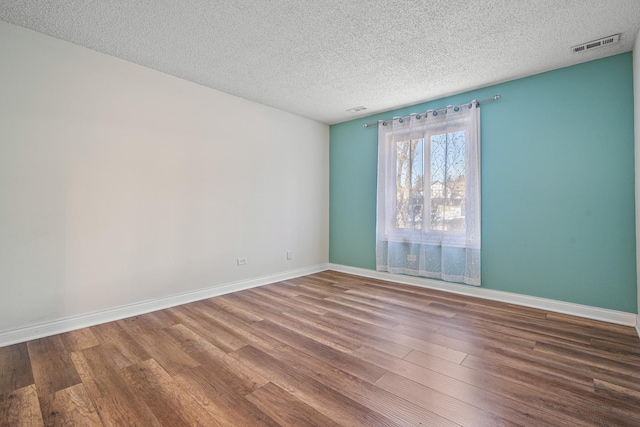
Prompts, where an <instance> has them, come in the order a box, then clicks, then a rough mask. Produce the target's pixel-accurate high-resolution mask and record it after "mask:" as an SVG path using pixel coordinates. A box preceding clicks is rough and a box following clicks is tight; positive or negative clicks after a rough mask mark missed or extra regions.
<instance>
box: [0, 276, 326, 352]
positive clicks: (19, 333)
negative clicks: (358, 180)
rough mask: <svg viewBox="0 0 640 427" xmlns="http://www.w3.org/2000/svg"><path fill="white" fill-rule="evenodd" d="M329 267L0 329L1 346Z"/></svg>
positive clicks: (224, 285) (234, 283)
mask: <svg viewBox="0 0 640 427" xmlns="http://www.w3.org/2000/svg"><path fill="white" fill-rule="evenodd" d="M327 268H328V266H327V264H319V265H314V266H311V267H305V268H300V269H297V270H290V271H285V272H282V273H278V274H273V275H268V276H262V277H257V278H253V279H248V280H241V281H238V282H232V283H226V284H222V285H218V286H212V287H210V288H205V289H199V290H197V291H192V292H185V293H182V294H178V295H172V296H169V297H164V298H157V299H154V300H149V301H143V302H138V303H134V304H127V305H123V306H120V307H114V308H111V309H107V310H101V311H97V312H93V313H87V314H82V315H79V316H72V317H66V318H63V319H57V320H53V321H50V322H46V323H40V324H37V325H31V326H27V327H24V328H19V329H13V330H8V331H3V332H0V347H4V346H7V345H11V344H16V343H20V342H25V341H30V340H34V339H37V338H42V337H47V336H50V335H56V334H60V333H63V332H69V331H73V330H76V329H81V328H86V327H89V326H94V325H98V324H100V323H106V322H113V321H114V320H120V319H124V318H127V317H131V316H137V315H140V314H144V313H150V312H152V311H156V310H162V309H165V308H169V307H174V306H176V305H181V304H187V303H190V302H194V301H199V300H202V299H206V298H211V297H215V296H219V295H224V294H228V293H231V292H237V291H242V290H244V289H250V288H255V287H257V286H263V285H267V284H269V283H275V282H280V281H282V280H288V279H293V278H295V277H300V276H306V275H308V274H313V273H318V272H320V271H324V270H326V269H327Z"/></svg>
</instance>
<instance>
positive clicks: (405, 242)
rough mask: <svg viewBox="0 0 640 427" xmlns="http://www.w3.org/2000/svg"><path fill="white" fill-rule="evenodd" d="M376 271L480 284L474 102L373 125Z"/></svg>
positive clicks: (477, 118)
mask: <svg viewBox="0 0 640 427" xmlns="http://www.w3.org/2000/svg"><path fill="white" fill-rule="evenodd" d="M376 268H377V270H378V271H388V272H390V273H396V274H408V275H413V276H423V277H430V278H437V279H442V280H445V281H449V282H459V283H466V284H469V285H475V286H479V285H480V108H479V106H478V103H477V102H476V101H472V102H471V103H469V104H468V105H462V106H450V107H447V108H446V111H445V110H444V109H442V110H437V111H428V112H426V113H425V114H413V115H411V116H410V117H405V118H395V119H393V120H387V121H385V122H380V123H379V125H378V202H377V223H376Z"/></svg>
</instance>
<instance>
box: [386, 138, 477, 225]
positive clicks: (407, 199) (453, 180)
mask: <svg viewBox="0 0 640 427" xmlns="http://www.w3.org/2000/svg"><path fill="white" fill-rule="evenodd" d="M465 133H466V132H465V131H464V130H460V131H454V132H447V133H433V134H430V135H427V136H426V137H425V138H420V139H414V140H405V141H398V142H396V153H395V154H396V171H397V172H396V228H397V229H416V230H424V231H431V230H433V231H452V232H463V231H464V230H465V223H466V221H465V217H466V215H465V196H466V185H465V183H466V179H465ZM425 140H426V141H427V144H425ZM425 145H426V147H425ZM425 165H426V169H425ZM425 170H426V173H425ZM425 213H426V217H425ZM425 221H426V222H425Z"/></svg>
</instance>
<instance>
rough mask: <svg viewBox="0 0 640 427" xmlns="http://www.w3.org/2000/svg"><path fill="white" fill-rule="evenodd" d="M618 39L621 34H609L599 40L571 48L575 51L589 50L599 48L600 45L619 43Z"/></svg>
mask: <svg viewBox="0 0 640 427" xmlns="http://www.w3.org/2000/svg"><path fill="white" fill-rule="evenodd" d="M618 40H620V34H614V35H612V36H609V37H603V38H601V39H598V40H594V41H591V42H587V43H584V44H580V45H578V46H574V47H572V48H571V50H572V51H573V52H574V53H577V52H586V51H587V50H591V49H597V48H599V47H603V46H609V45H612V44H615V43H618Z"/></svg>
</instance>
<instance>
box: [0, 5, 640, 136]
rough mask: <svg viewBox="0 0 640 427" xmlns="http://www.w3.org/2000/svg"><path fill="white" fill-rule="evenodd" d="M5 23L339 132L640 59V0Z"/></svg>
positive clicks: (250, 9) (98, 13) (214, 9)
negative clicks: (355, 123)
mask: <svg viewBox="0 0 640 427" xmlns="http://www.w3.org/2000/svg"><path fill="white" fill-rule="evenodd" d="M0 19H1V20H4V21H6V22H9V23H12V24H16V25H19V26H22V27H26V28H30V29H32V30H35V31H38V32H41V33H44V34H47V35H50V36H53V37H56V38H59V39H62V40H67V41H70V42H72V43H76V44H78V45H81V46H85V47H88V48H91V49H94V50H96V51H99V52H103V53H106V54H109V55H112V56H115V57H119V58H122V59H125V60H128V61H131V62H134V63H137V64H140V65H144V66H146V67H149V68H153V69H155V70H159V71H162V72H165V73H167V74H171V75H174V76H177V77H180V78H183V79H186V80H190V81H192V82H196V83H199V84H201V85H204V86H209V87H212V88H215V89H218V90H221V91H223V92H227V93H230V94H233V95H237V96H240V97H243V98H246V99H249V100H252V101H256V102H259V103H262V104H266V105H269V106H272V107H276V108H279V109H282V110H285V111H289V112H292V113H295V114H298V115H301V116H305V117H309V118H311V119H315V120H318V121H320V122H324V123H328V124H333V123H338V122H341V121H345V120H350V119H353V118H356V117H362V116H366V115H370V114H373V113H376V112H381V111H386V110H390V109H394V108H397V107H401V106H406V105H411V104H415V103H419V102H423V101H428V100H433V99H437V98H441V97H443V96H447V95H451V94H455V93H460V92H464V91H467V90H471V89H474V88H479V87H483V86H488V85H491V84H493V83H499V82H503V81H507V80H512V79H516V78H519V77H524V76H528V75H531V74H536V73H539V72H542V71H547V70H552V69H556V68H560V67H565V66H568V65H573V64H577V63H580V62H585V61H589V60H592V59H596V58H601V57H605V56H610V55H615V54H618V53H621V52H627V51H630V50H632V48H633V43H634V41H635V37H636V34H637V33H638V30H639V29H640V0H535V1H528V0H527V1H525V0H447V1H442V0H431V1H424V0H412V1H408V0H387V1H384V0H370V1H366V0H365V1H358V2H356V1H349V0H313V1H310V0H262V1H260V0H217V1H211V0H181V1H168V0H135V1H131V0H103V1H87V0H20V1H16V0H0ZM616 33H622V36H621V41H620V43H619V44H617V45H614V46H611V47H607V48H601V49H595V50H593V51H590V52H586V53H583V54H574V53H572V52H571V50H570V47H571V46H574V45H577V44H580V43H583V42H587V41H590V40H594V39H598V38H601V37H605V36H609V35H612V34H616ZM1 73H2V71H1V70H0V77H1ZM360 105H364V106H366V107H367V110H365V111H363V112H360V113H357V114H352V113H348V112H346V111H345V110H347V109H349V108H352V107H357V106H360Z"/></svg>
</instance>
